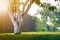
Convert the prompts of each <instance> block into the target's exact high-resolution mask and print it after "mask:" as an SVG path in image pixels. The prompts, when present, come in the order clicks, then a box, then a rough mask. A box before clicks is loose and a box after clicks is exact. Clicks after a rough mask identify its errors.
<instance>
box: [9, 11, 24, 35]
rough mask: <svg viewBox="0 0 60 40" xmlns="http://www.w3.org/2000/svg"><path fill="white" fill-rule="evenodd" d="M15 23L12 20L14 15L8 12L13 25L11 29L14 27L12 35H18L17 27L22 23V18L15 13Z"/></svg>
mask: <svg viewBox="0 0 60 40" xmlns="http://www.w3.org/2000/svg"><path fill="white" fill-rule="evenodd" d="M17 14H18V15H17V16H18V17H17V21H16V20H15V19H14V15H12V13H11V12H8V15H9V16H10V19H11V21H12V24H13V27H14V34H19V33H20V31H19V29H20V28H19V26H20V25H21V23H22V21H23V18H22V17H21V16H20V13H19V12H17Z"/></svg>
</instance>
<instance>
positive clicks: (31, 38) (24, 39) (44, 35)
mask: <svg viewBox="0 0 60 40" xmlns="http://www.w3.org/2000/svg"><path fill="white" fill-rule="evenodd" d="M0 40H60V32H21V34H18V35H14V33H1V34H0Z"/></svg>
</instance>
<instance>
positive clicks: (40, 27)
mask: <svg viewBox="0 0 60 40" xmlns="http://www.w3.org/2000/svg"><path fill="white" fill-rule="evenodd" d="M33 19H34V20H35V21H36V31H45V18H42V21H43V22H41V21H40V19H39V18H37V17H36V16H34V17H33Z"/></svg>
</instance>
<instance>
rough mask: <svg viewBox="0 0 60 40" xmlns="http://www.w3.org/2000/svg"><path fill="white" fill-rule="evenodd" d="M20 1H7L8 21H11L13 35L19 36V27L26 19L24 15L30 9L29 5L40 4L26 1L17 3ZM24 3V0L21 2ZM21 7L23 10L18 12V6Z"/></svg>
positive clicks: (29, 0)
mask: <svg viewBox="0 0 60 40" xmlns="http://www.w3.org/2000/svg"><path fill="white" fill-rule="evenodd" d="M19 1H20V0H10V1H9V8H8V15H9V16H10V19H11V21H12V24H13V26H14V34H19V33H21V32H19V29H20V28H19V27H21V26H22V25H23V24H24V22H25V21H24V20H25V18H26V15H27V13H28V11H29V9H30V8H31V5H32V4H33V3H34V2H35V3H36V4H38V5H39V4H40V0H26V1H25V3H24V2H19ZM21 1H24V0H21ZM21 4H22V5H23V9H22V10H20V9H19V6H20V5H21Z"/></svg>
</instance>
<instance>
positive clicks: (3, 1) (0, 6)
mask: <svg viewBox="0 0 60 40" xmlns="http://www.w3.org/2000/svg"><path fill="white" fill-rule="evenodd" d="M7 8H8V2H7V0H0V12H5V11H6V10H7Z"/></svg>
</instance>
